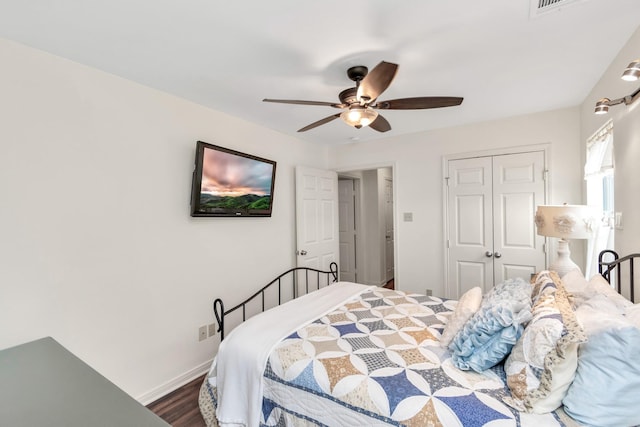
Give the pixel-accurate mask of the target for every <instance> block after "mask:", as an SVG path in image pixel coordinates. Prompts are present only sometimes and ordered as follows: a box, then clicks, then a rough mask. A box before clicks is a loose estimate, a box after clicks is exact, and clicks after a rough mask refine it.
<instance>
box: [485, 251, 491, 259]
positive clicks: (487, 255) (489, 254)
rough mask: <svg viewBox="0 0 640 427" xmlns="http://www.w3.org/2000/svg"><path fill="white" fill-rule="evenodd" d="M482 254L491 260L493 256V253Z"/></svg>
mask: <svg viewBox="0 0 640 427" xmlns="http://www.w3.org/2000/svg"><path fill="white" fill-rule="evenodd" d="M484 254H485V255H486V257H487V258H491V257H492V256H493V252H491V251H487V252H485V253H484Z"/></svg>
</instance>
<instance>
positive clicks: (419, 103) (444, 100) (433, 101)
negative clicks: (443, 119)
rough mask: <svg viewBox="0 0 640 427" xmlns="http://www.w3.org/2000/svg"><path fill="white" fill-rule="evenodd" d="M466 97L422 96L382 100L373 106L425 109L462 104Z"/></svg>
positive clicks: (392, 108)
mask: <svg viewBox="0 0 640 427" xmlns="http://www.w3.org/2000/svg"><path fill="white" fill-rule="evenodd" d="M463 99H464V98H458V97H455V96H420V97H417V98H400V99H391V100H388V101H380V102H378V103H377V104H376V105H372V107H373V108H379V109H381V110H424V109H427V108H442V107H454V106H456V105H460V104H462V100H463Z"/></svg>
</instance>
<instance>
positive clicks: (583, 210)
mask: <svg viewBox="0 0 640 427" xmlns="http://www.w3.org/2000/svg"><path fill="white" fill-rule="evenodd" d="M595 219H596V215H595V210H594V209H593V208H591V207H590V206H584V205H541V206H538V210H537V211H536V228H537V231H538V235H540V236H547V237H560V238H564V239H588V238H589V237H591V236H592V234H593V224H595Z"/></svg>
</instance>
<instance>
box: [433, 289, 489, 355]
mask: <svg viewBox="0 0 640 427" xmlns="http://www.w3.org/2000/svg"><path fill="white" fill-rule="evenodd" d="M481 302H482V289H480V287H479V286H476V287H475V288H471V289H469V290H468V291H467V292H465V293H464V294H462V296H461V297H460V300H458V305H456V309H455V311H454V312H453V314H452V315H451V316H450V317H449V320H448V321H447V325H446V326H445V327H444V331H442V336H441V337H440V345H441V346H442V347H448V346H449V344H450V343H451V340H452V339H453V337H455V336H456V334H457V333H458V331H460V329H462V327H463V326H464V324H465V323H467V320H469V318H470V317H471V316H473V315H474V314H475V313H476V311H478V309H479V308H480V303H481Z"/></svg>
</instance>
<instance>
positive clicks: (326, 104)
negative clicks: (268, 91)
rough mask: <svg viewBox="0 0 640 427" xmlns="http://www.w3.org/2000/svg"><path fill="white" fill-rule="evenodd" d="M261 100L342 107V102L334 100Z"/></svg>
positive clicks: (265, 100)
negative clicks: (338, 102)
mask: <svg viewBox="0 0 640 427" xmlns="http://www.w3.org/2000/svg"><path fill="white" fill-rule="evenodd" d="M262 102H276V103H278V104H298V105H321V106H325V107H334V108H344V107H345V106H344V105H342V104H336V103H335V102H322V101H301V100H299V99H268V98H265V99H263V100H262Z"/></svg>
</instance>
